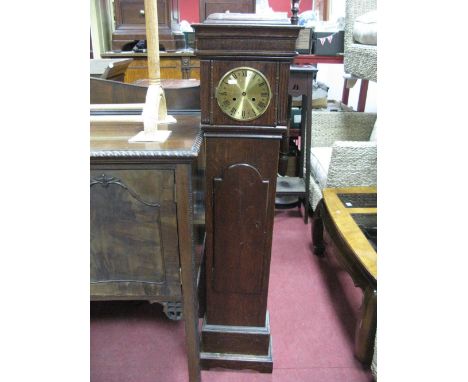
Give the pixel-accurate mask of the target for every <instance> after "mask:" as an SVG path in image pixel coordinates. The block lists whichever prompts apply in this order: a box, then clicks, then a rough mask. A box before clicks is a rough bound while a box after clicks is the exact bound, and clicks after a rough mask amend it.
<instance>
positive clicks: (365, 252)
mask: <svg viewBox="0 0 468 382" xmlns="http://www.w3.org/2000/svg"><path fill="white" fill-rule="evenodd" d="M343 194H344V195H343ZM376 194H377V188H376V187H351V188H326V189H324V190H323V198H324V202H325V206H326V208H327V210H328V212H329V214H330V216H331V218H332V219H333V222H334V224H335V226H336V228H337V229H338V231H339V233H340V234H341V236H342V237H343V239H344V240H345V241H346V243H347V244H348V246H349V248H350V249H351V250H352V251H353V253H354V254H355V256H356V258H357V260H358V261H359V262H360V263H361V265H362V266H363V267H364V268H365V269H366V270H367V271H368V272H369V273H370V274H371V276H372V277H374V278H375V279H376V280H377V252H376V250H375V249H374V247H373V246H372V245H371V243H370V242H369V240H368V239H367V237H366V236H365V235H364V233H363V231H362V230H361V228H360V227H359V225H358V222H359V223H360V224H365V221H366V220H367V219H362V218H363V217H364V218H365V217H366V216H367V217H368V218H370V219H369V220H372V217H376V215H377V203H376V198H374V197H373V196H374V195H375V196H376ZM366 195H367V196H366ZM374 201H375V203H374ZM373 215H374V216H373ZM356 216H357V217H359V218H356ZM356 220H358V222H356Z"/></svg>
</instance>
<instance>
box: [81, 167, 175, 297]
mask: <svg viewBox="0 0 468 382" xmlns="http://www.w3.org/2000/svg"><path fill="white" fill-rule="evenodd" d="M90 185H91V190H90V202H91V206H90V207H91V248H90V249H91V296H92V298H93V299H120V298H127V299H129V298H134V299H152V300H158V298H162V300H163V301H164V300H167V298H166V299H164V298H163V297H169V296H171V297H175V296H180V295H181V293H180V274H179V249H178V238H177V219H176V203H175V195H174V192H175V189H174V172H173V170H148V169H141V170H132V169H115V170H112V169H110V170H109V169H102V170H100V169H92V171H91V182H90Z"/></svg>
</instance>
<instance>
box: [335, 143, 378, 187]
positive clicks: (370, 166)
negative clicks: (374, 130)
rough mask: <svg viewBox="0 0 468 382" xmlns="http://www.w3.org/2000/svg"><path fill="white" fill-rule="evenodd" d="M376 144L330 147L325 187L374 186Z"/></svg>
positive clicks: (347, 144) (351, 144)
mask: <svg viewBox="0 0 468 382" xmlns="http://www.w3.org/2000/svg"><path fill="white" fill-rule="evenodd" d="M376 184H377V143H376V142H343V141H342V142H335V143H334V145H333V146H332V155H331V160H330V167H329V169H328V176H327V187H334V188H339V187H355V186H375V185H376Z"/></svg>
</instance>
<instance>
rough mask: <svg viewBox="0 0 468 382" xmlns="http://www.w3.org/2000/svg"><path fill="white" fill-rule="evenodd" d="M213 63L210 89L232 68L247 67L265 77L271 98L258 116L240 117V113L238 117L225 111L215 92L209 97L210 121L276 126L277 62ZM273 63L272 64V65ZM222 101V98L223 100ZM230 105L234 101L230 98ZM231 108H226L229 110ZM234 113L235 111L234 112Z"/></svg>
mask: <svg viewBox="0 0 468 382" xmlns="http://www.w3.org/2000/svg"><path fill="white" fill-rule="evenodd" d="M212 63H213V72H212V73H213V77H212V81H213V84H212V86H211V87H210V88H211V89H213V91H214V89H215V88H217V87H218V86H219V85H220V81H221V79H223V77H224V76H225V75H226V74H227V73H228V72H229V71H231V70H232V69H235V68H240V67H249V68H253V69H256V70H258V71H259V72H260V73H261V74H263V76H264V77H265V79H266V80H267V82H268V84H269V87H270V89H271V100H270V103H269V105H268V106H267V107H266V110H265V111H264V112H263V113H262V114H261V115H260V116H259V117H258V118H250V119H249V118H246V119H248V120H246V119H244V120H243V119H242V116H241V115H238V119H236V118H231V117H230V115H229V114H230V113H229V112H228V113H226V112H225V111H224V110H223V108H222V105H221V106H220V105H219V104H218V101H217V99H216V94H215V91H214V94H212V95H211V97H210V100H211V102H210V108H211V110H212V116H213V117H212V118H213V120H212V123H213V124H215V125H250V126H276V125H277V122H276V121H277V118H276V114H277V107H276V103H277V98H278V96H277V94H278V85H279V81H277V73H278V72H279V67H278V64H277V63H271V62H252V61H238V62H226V61H212ZM272 64H273V65H272ZM223 101H224V100H223ZM230 101H231V103H232V105H231V108H234V107H235V106H236V105H235V103H236V102H235V101H236V100H233V99H231V100H230ZM231 108H230V109H229V110H228V111H230V110H231ZM234 113H235V112H234Z"/></svg>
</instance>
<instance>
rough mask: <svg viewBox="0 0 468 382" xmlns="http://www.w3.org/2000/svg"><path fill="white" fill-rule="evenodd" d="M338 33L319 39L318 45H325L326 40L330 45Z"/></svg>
mask: <svg viewBox="0 0 468 382" xmlns="http://www.w3.org/2000/svg"><path fill="white" fill-rule="evenodd" d="M337 33H338V32H335V33H333V34H331V35H329V36H325V37H320V38H319V39H318V40H319V41H320V44H322V46H323V45H325V41H326V40H328V42H329V43H330V44H331V43H332V41H333V36H334V35H336V34H337Z"/></svg>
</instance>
